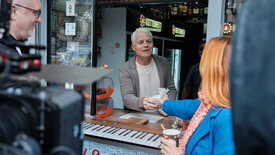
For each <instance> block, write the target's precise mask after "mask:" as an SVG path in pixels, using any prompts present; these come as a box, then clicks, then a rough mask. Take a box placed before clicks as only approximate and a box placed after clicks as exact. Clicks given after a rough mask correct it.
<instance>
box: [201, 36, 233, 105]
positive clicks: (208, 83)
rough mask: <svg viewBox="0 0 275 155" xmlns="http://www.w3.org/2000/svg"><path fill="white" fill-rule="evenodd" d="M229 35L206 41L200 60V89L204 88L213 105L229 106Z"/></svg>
mask: <svg viewBox="0 0 275 155" xmlns="http://www.w3.org/2000/svg"><path fill="white" fill-rule="evenodd" d="M230 56H231V36H223V37H216V38H213V39H211V40H210V41H208V42H207V43H206V44H205V46H204V49H203V53H202V58H201V62H200V74H201V77H202V81H201V90H205V91H206V92H207V95H208V97H209V100H210V101H212V102H213V103H214V104H215V105H219V106H222V107H227V108H230V99H229V97H230V93H229V61H230Z"/></svg>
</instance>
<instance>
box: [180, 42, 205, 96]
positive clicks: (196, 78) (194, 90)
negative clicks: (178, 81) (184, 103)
mask: <svg viewBox="0 0 275 155" xmlns="http://www.w3.org/2000/svg"><path fill="white" fill-rule="evenodd" d="M204 44H205V42H202V43H201V44H200V46H199V56H200V57H201V55H202V51H203V47H204ZM199 66H200V63H197V64H196V65H193V66H192V67H191V69H190V70H189V72H188V74H187V78H186V80H185V82H184V88H183V92H182V99H195V98H198V90H199V88H200V84H201V75H200V71H199Z"/></svg>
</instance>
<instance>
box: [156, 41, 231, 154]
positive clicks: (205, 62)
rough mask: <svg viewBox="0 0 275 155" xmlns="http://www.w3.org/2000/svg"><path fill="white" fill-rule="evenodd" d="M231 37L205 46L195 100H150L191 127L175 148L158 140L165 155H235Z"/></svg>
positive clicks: (165, 141) (164, 140) (210, 42)
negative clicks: (230, 80)
mask: <svg viewBox="0 0 275 155" xmlns="http://www.w3.org/2000/svg"><path fill="white" fill-rule="evenodd" d="M230 55H231V37H229V36H225V37H217V38H213V39H211V40H210V41H209V42H207V43H206V45H205V47H204V50H203V54H202V58H201V61H200V74H201V76H202V81H201V87H200V91H199V93H198V96H199V97H198V99H194V100H164V99H162V100H156V99H155V100H153V101H152V102H161V103H162V108H163V110H164V112H166V113H167V114H168V115H172V116H177V117H180V118H182V119H184V120H190V119H191V118H192V119H191V121H190V124H189V127H188V129H187V130H186V133H185V134H184V136H183V138H182V141H181V144H180V146H179V147H176V146H175V145H173V144H172V143H170V142H169V141H168V140H166V139H164V138H161V141H162V145H161V148H162V149H161V153H162V154H164V155H179V154H184V155H190V154H196V155H197V154H198V155H210V154H211V155H217V154H223V155H224V154H226V155H230V154H234V151H235V147H234V140H233V130H232V118H231V106H230V100H229V96H230V94H229V75H228V74H229V73H228V72H229V61H230Z"/></svg>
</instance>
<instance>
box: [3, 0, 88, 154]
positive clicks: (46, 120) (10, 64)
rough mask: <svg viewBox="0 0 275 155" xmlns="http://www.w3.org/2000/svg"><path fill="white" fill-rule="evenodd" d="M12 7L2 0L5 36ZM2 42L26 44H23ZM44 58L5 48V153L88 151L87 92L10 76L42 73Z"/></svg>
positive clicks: (74, 152)
mask: <svg viewBox="0 0 275 155" xmlns="http://www.w3.org/2000/svg"><path fill="white" fill-rule="evenodd" d="M10 5H11V0H6V1H4V0H0V9H1V10H0V16H1V19H0V28H2V30H1V31H0V32H2V33H3V34H4V35H6V34H7V32H8V25H9V11H10ZM2 17H3V18H2ZM4 17H5V18H4ZM0 38H1V37H0ZM1 43H2V44H5V45H7V46H10V47H12V46H22V47H23V45H20V44H18V43H17V42H15V43H10V42H8V43H7V42H1ZM25 48H26V49H27V48H30V46H29V47H25ZM34 48H36V47H35V46H34ZM40 60H41V58H40V56H37V55H23V56H14V55H11V54H10V53H9V52H7V51H3V49H0V75H1V76H0V155H2V154H5V155H10V154H11V155H13V154H15V155H17V154H18V155H19V154H20V155H24V154H26V155H40V154H49V155H51V154H77V155H79V154H81V153H82V142H83V139H84V134H83V123H84V98H83V96H82V95H81V94H80V93H78V92H76V91H74V90H65V89H62V88H47V87H42V86H41V84H40V82H38V81H19V80H12V79H11V78H10V75H9V74H10V73H12V74H23V73H27V72H29V71H39V70H40V68H41V61H40Z"/></svg>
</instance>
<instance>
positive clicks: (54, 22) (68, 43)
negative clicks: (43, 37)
mask: <svg viewBox="0 0 275 155" xmlns="http://www.w3.org/2000/svg"><path fill="white" fill-rule="evenodd" d="M51 3H52V5H51V6H52V10H51V32H50V33H51V34H50V35H51V57H50V58H51V62H50V63H51V64H63V65H70V66H83V67H88V66H91V51H92V46H91V44H92V37H91V36H92V33H91V26H92V25H91V24H92V1H91V0H76V1H63V0H55V1H54V0H52V1H51Z"/></svg>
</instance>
